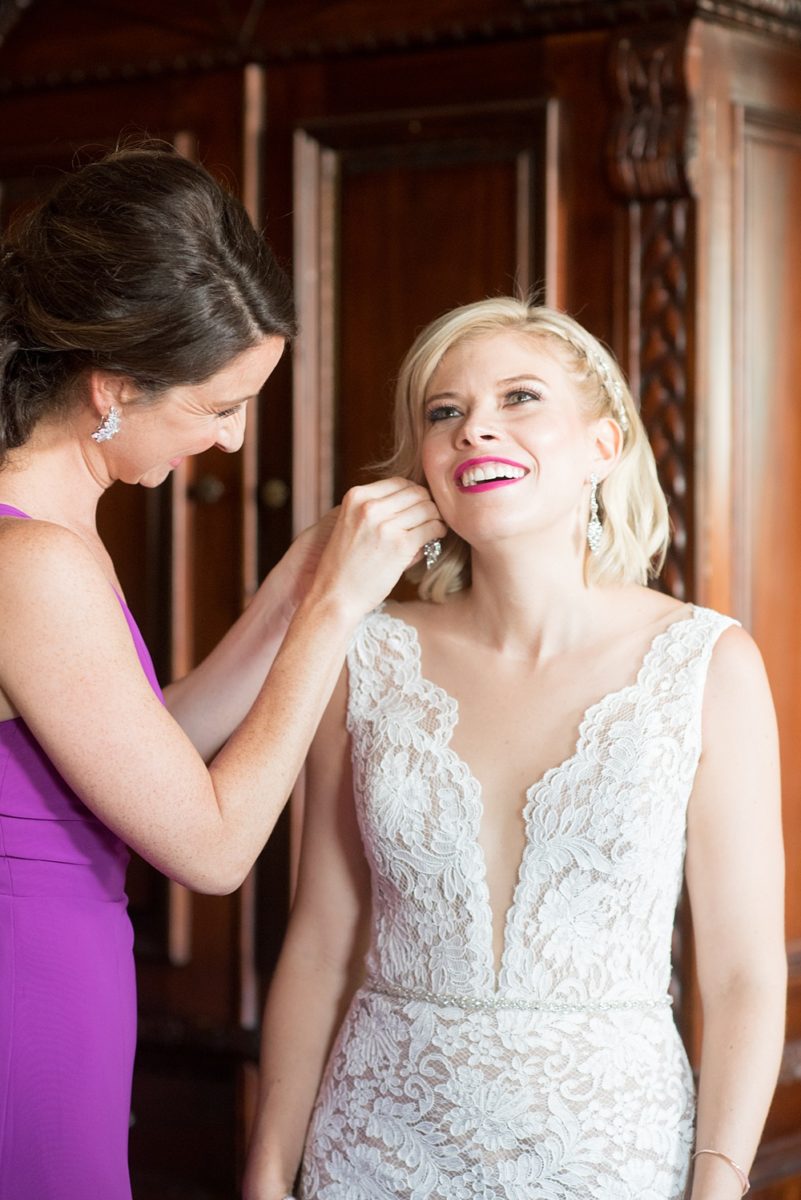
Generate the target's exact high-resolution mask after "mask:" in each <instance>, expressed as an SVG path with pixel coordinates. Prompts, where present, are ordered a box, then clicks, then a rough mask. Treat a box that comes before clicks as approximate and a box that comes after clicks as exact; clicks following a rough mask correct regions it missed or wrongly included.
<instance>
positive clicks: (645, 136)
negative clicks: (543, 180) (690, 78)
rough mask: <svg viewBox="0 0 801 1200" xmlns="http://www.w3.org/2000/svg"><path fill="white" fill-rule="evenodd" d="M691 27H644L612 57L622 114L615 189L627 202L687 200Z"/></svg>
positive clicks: (613, 167)
mask: <svg viewBox="0 0 801 1200" xmlns="http://www.w3.org/2000/svg"><path fill="white" fill-rule="evenodd" d="M686 43H687V26H686V25H680V26H667V27H665V26H660V27H653V26H640V27H637V28H636V29H634V30H630V31H628V32H624V33H622V34H619V35H618V36H617V37H616V38H615V41H614V48H613V53H612V74H613V85H614V88H615V91H616V93H617V96H618V112H617V115H616V117H615V119H614V123H613V127H612V133H611V136H610V139H609V147H608V154H609V162H608V166H609V176H610V179H611V182H612V186H613V187H614V188H615V190H616V191H618V192H619V193H620V194H621V195H622V196H625V197H627V198H629V199H637V200H640V199H649V198H652V197H653V198H656V197H659V198H663V197H671V196H686V195H688V194H689V192H690V170H689V165H690V154H691V152H692V149H693V148H694V142H695V139H694V137H693V135H692V131H691V121H692V113H691V109H690V105H689V103H688V96H687V86H686V79H685V70H684V61H685V51H686Z"/></svg>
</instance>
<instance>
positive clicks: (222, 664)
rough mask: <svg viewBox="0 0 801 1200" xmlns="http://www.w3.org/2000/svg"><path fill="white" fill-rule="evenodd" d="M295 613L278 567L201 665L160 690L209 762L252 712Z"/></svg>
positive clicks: (174, 714)
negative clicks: (250, 710)
mask: <svg viewBox="0 0 801 1200" xmlns="http://www.w3.org/2000/svg"><path fill="white" fill-rule="evenodd" d="M294 609H295V600H294V597H293V596H292V592H291V581H290V579H288V578H285V577H284V572H282V569H281V564H280V563H279V564H278V566H277V567H275V568H274V570H273V571H272V572H271V573H270V574H269V575H268V576H267V578H266V579H265V580H264V582H263V583H262V585H261V587H260V588H259V590H258V592H257V593H256V595H255V596H254V597H253V599H252V600H251V602H250V604H249V605H248V607H247V608H246V609H245V611H244V613H243V614H242V616H241V617H240V618H239V620H238V621H237V622H236V623H235V624H234V625H233V626H232V627H231V629H230V630H229V631H228V633H227V634H226V635H225V637H224V638H223V639H222V641H220V642H219V643H218V645H217V646H215V648H214V650H212V652H211V653H210V654H209V655H208V656H207V657H206V658H205V659H204V660H203V662H202V663H200V664H199V666H197V667H195V669H194V670H192V671H190V672H189V674H188V675H185V676H184V677H183V679H180V680H177V681H176V682H174V683H171V684H170V685H169V686H168V687H167V688H165V689H164V699H165V701H166V704H167V707H168V709H169V711H170V713H171V715H172V716H173V717H174V718H175V720H176V721H177V722H178V724H179V725H181V727H182V728H183V730H184V732H185V733H186V734H187V736H188V737H189V739H190V741H191V742H192V743H193V745H194V746H195V747H196V749H197V750H198V751H199V753H200V754H201V755H202V757H203V758H204V759H205V760H206V761H207V762H208V761H209V760H210V759H211V758H212V757H213V756H214V755H215V754H216V753H217V751H218V750H219V749H220V747H221V746H222V744H223V743H224V742H225V741H226V740H227V739H228V738H229V737H230V736H231V734H232V733H233V731H234V730H235V729H236V727H237V725H239V723H240V722H241V721H242V720H243V718H244V717H245V715H246V714H247V712H248V711H249V709H250V708H251V706H252V704H253V702H254V700H255V699H256V696H257V695H258V694H259V690H260V688H261V686H262V684H263V683H264V679H265V677H266V675H267V672H268V671H269V669H270V667H271V666H272V664H273V661H274V660H275V656H276V654H277V653H278V651H279V649H280V648H281V644H282V642H283V640H284V637H285V635H286V631H287V629H288V628H289V622H290V620H291V618H292V614H293V612H294Z"/></svg>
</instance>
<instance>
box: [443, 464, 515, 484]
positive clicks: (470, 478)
mask: <svg viewBox="0 0 801 1200" xmlns="http://www.w3.org/2000/svg"><path fill="white" fill-rule="evenodd" d="M525 473H526V472H525V471H524V470H523V468H522V467H512V466H510V465H509V464H508V463H484V464H483V465H482V466H480V467H469V468H468V469H467V470H466V471H463V472H462V474H461V475H460V476H459V483H460V484H461V486H462V487H473V486H474V484H476V483H487V482H488V481H489V480H490V479H522V478H523V476H524V475H525Z"/></svg>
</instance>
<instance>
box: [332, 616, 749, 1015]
mask: <svg viewBox="0 0 801 1200" xmlns="http://www.w3.org/2000/svg"><path fill="white" fill-rule="evenodd" d="M729 624H731V622H730V621H729V619H728V618H725V617H722V616H720V615H719V614H718V613H715V612H712V611H710V610H708V609H701V608H693V609H692V610H691V616H690V617H687V618H683V619H680V620H677V621H674V622H673V624H671V625H670V626H669V627H668V628H667V629H666V630H665V631H664V632H662V633H661V634H659V635H658V636H657V637H656V639H655V640H654V641H653V643H652V645H651V647H650V649H649V651H648V653H647V654H646V656H645V659H644V660H643V662H642V665H641V667H640V670H639V672H638V674H637V678H636V680H635V681H634V682H633V683H632V684H630V685H629V686H627V687H624V688H621V689H620V690H619V691H615V692H611V693H609V694H607V695H606V696H604V697H603V699H601V700H599V701H598V702H597V703H596V704H593V705H592V706H591V707H590V708H589V709H588V710H587V712H586V713H585V715H584V718H583V720H582V723H581V726H580V731H579V737H578V742H577V744H576V748H575V750H574V752H573V754H572V755H571V756H570V757H569V758H567V759H566V760H565V761H564V762H562V763H560V764H559V765H558V766H555V767H553V768H551V769H550V770H549V771H547V772H546V774H545V775H544V776H543V777H542V779H540V780H539V781H537V782H535V783H533V784H532V785H531V787H530V788H529V789H528V792H527V797H526V805H525V814H524V815H525V829H526V844H525V850H524V853H523V859H522V862H521V864H520V871H519V876H518V882H517V886H516V889H515V893H514V899H513V903H512V906H511V908H510V910H509V912H508V913H507V916H506V931H505V940H504V950H503V958H502V963H501V969H500V974H499V977H498V979H497V981H496V979H495V969H494V959H493V950H492V916H491V910H490V904H489V892H488V888H487V883H486V878H485V868H484V861H483V855H482V851H481V848H480V844H479V837H478V835H479V827H480V821H481V803H482V801H481V789H480V786H479V784H478V782H477V781H476V779H475V778H474V777H473V776H472V775H471V773H470V770H469V768H468V766H467V764H466V763H465V762H464V761H462V759H460V758H458V757H457V755H456V754H454V752H453V751H452V750H451V748H450V738H451V734H452V731H453V728H454V726H455V724H456V721H457V720H458V710H457V703H456V701H455V700H453V699H452V698H451V697H450V696H448V695H447V694H446V693H445V692H444V691H443V690H442V689H441V688H439V687H436V686H435V685H434V684H432V683H430V682H429V681H428V680H426V679H425V678H424V677H423V676H422V674H421V663H420V648H419V644H418V640H417V634H416V631H415V630H414V629H413V627H412V626H410V625H408V624H406V623H405V622H404V621H403V620H401V619H399V618H397V617H393V616H390V615H388V614H387V613H385V612H383V611H378V612H376V613H374V614H372V615H371V616H369V617H368V618H367V619H366V620H365V621H364V622H363V623H362V625H361V626H360V628H359V630H358V633H357V635H356V637H355V639H354V642H353V645H352V648H351V651H350V654H349V656H348V666H349V671H350V700H349V712H348V724H349V729H350V732H351V735H352V739H353V764H354V779H355V796H356V805H357V811H358V816H359V822H360V826H361V830H362V836H363V839H364V845H365V850H366V853H367V856H368V858H369V860H370V863H371V867H372V877H373V888H374V894H373V937H372V943H371V947H370V951H369V956H368V970H369V972H370V974H371V975H372V976H374V977H375V978H376V979H377V980H380V981H383V982H385V983H386V984H389V985H396V986H399V987H402V988H405V989H412V990H420V991H424V992H432V993H445V994H447V995H449V996H454V997H476V998H482V999H491V998H492V997H493V996H498V997H504V998H514V997H517V998H520V999H523V1000H525V1001H527V1002H530V1001H532V1000H535V1001H538V1002H540V1003H542V1004H543V1005H547V1004H552V1005H564V1004H570V1005H588V1004H591V1003H600V1004H609V1003H622V1002H630V1001H642V1000H645V999H653V1000H656V999H658V998H659V997H660V996H664V994H665V992H666V990H667V987H668V983H669V972H670V940H671V931H672V925H673V915H674V910H675V906H676V900H677V897H678V892H679V888H680V886H681V878H682V868H683V857H684V827H685V811H686V806H687V801H688V798H689V795H690V790H691V788H692V782H693V777H694V775H695V770H696V765H697V762H698V758H699V754H700V749H701V702H702V694H703V683H704V679H705V676H706V667H707V663H708V659H709V656H710V654H711V651H712V647H713V645H714V642H715V640H716V638H717V636H718V634H719V633H720V632H722V630H723V629H725V628H726V627H727V626H728V625H729ZM412 930H413V931H414V935H413V936H412V933H411V931H412Z"/></svg>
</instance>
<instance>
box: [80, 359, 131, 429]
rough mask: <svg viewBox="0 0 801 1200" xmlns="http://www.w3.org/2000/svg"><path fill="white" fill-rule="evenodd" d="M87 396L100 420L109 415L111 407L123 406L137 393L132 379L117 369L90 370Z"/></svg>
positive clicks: (87, 380) (87, 378)
mask: <svg viewBox="0 0 801 1200" xmlns="http://www.w3.org/2000/svg"><path fill="white" fill-rule="evenodd" d="M86 387H87V398H88V400H89V403H90V405H91V407H92V409H93V411H94V413H95V415H96V416H97V419H98V420H99V421H102V420H104V418H105V417H107V416H108V413H109V410H110V409H111V408H121V407H122V406H123V405H124V404H125V403H126V401H127V400H129V399H130V398H131V396H133V395H134V393H135V388H134V387H133V384H132V382H131V380H130V379H128V377H127V376H125V375H118V374H117V373H116V372H115V371H101V370H99V369H96V370H92V371H88V372H87V375H86Z"/></svg>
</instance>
